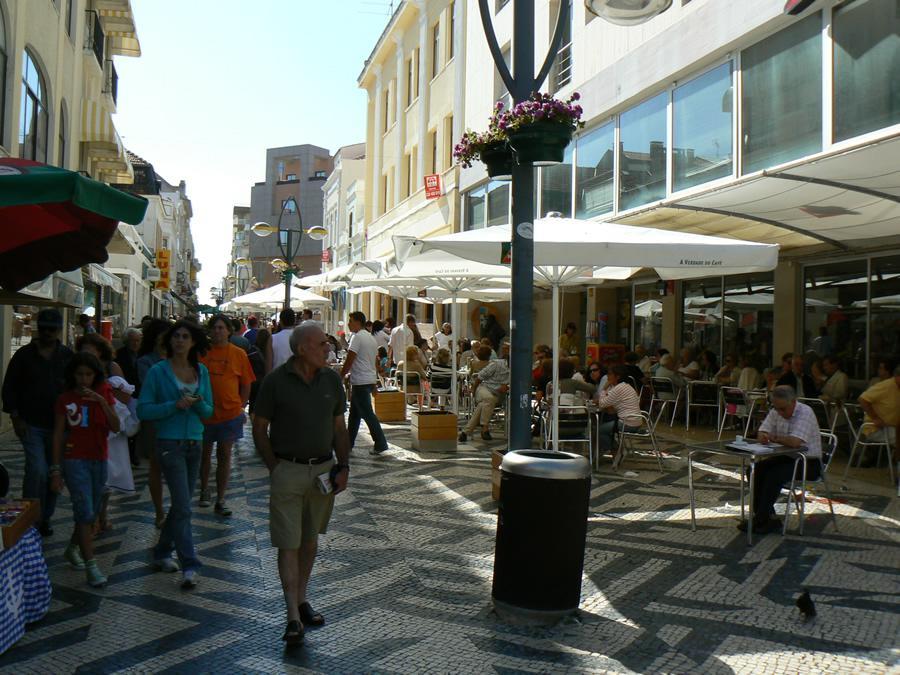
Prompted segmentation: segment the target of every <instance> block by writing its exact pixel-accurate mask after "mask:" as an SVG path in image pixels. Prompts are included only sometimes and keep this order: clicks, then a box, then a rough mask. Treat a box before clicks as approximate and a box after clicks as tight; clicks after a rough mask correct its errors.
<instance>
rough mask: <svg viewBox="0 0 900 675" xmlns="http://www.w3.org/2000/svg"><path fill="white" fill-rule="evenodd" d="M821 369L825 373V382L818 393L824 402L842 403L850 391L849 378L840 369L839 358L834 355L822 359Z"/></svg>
mask: <svg viewBox="0 0 900 675" xmlns="http://www.w3.org/2000/svg"><path fill="white" fill-rule="evenodd" d="M822 371H823V372H824V374H825V384H824V385H822V391H821V392H820V393H819V398H821V399H822V400H823V401H825V402H826V403H843V402H844V401H846V400H847V395H848V392H849V391H850V378H849V377H847V373H845V372H844V371H843V370H841V360H840V359H839V358H838V357H837V356H834V355H830V356H826V357H825V358H824V359H822Z"/></svg>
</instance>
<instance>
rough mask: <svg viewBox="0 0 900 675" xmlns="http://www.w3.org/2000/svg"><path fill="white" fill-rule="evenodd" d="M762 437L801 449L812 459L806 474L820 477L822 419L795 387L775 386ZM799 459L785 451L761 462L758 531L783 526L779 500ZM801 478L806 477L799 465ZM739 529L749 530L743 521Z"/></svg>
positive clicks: (755, 484)
mask: <svg viewBox="0 0 900 675" xmlns="http://www.w3.org/2000/svg"><path fill="white" fill-rule="evenodd" d="M758 440H759V442H760V443H763V444H768V443H776V444H778V445H784V446H787V447H789V448H795V449H797V450H799V451H800V452H802V453H803V454H804V455H806V459H807V462H808V464H807V467H806V478H807V479H808V480H816V479H817V478H818V477H819V473H820V469H821V466H822V464H821V459H822V438H821V436H820V435H819V423H818V421H817V420H816V414H815V413H814V412H813V411H812V408H810V407H809V406H808V405H806V404H805V403H801V402H800V401H798V400H797V394H796V393H795V392H794V389H793V387H790V386H787V385H779V386H777V387H775V389H773V390H772V409H771V410H770V411H769V414H768V415H767V416H766V419H765V420H764V421H763V423H762V424H761V425H760V426H759V436H758ZM795 460H796V457H794V456H789V455H781V456H778V457H772V458H770V459H766V460H763V461H761V462H759V463H757V465H756V473H755V476H754V481H753V531H754V532H757V533H759V534H766V533H768V532H772V531H773V530H777V529H778V528H780V527H781V522H780V521H779V520H778V519H777V518H775V517H774V516H775V501H776V500H777V499H778V495H780V494H781V489H782V488H783V487H784V485H785V484H786V483H789V482H790V480H791V476H793V474H794V463H795ZM809 460H813V461H811V462H810V461H809ZM748 471H749V470H748ZM797 478H798V479H802V468H801V467H800V466H799V465H798V467H797ZM738 529H739V530H741V531H742V532H745V531H746V530H747V523H746V522H741V523H740V524H739V525H738Z"/></svg>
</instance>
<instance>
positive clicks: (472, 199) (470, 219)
mask: <svg viewBox="0 0 900 675" xmlns="http://www.w3.org/2000/svg"><path fill="white" fill-rule="evenodd" d="M484 193H485V187H484V186H482V187H479V188H475V189H474V190H470V191H469V192H467V193H466V195H465V202H466V203H465V218H466V222H465V229H467V230H480V229H481V228H482V227H484Z"/></svg>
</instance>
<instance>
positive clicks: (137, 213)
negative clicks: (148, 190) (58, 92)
mask: <svg viewBox="0 0 900 675" xmlns="http://www.w3.org/2000/svg"><path fill="white" fill-rule="evenodd" d="M146 210H147V200H146V199H144V198H143V197H138V196H134V195H130V194H127V193H125V192H121V191H120V190H116V189H115V188H112V187H110V186H109V185H106V184H105V183H100V182H99V181H95V180H92V179H90V178H86V177H84V176H82V175H80V174H78V173H76V172H74V171H67V170H65V169H60V168H57V167H54V166H48V165H46V164H41V163H39V162H32V161H29V160H25V159H15V158H11V157H7V158H0V288H4V289H6V290H9V291H17V290H19V289H20V288H23V287H25V286H27V285H28V284H30V283H33V282H35V281H39V280H40V279H43V278H45V277H46V276H47V275H49V274H52V273H53V272H56V271H62V272H67V271H69V270H74V269H78V268H79V267H81V266H83V265H87V264H88V263H92V262H95V263H104V262H106V260H107V258H108V257H109V256H108V254H107V252H106V247H107V245H108V244H109V242H110V240H111V239H112V237H113V234H115V231H116V227H117V226H118V223H119V221H122V222H125V223H131V224H132V225H136V224H138V223H140V222H141V220H143V218H144V213H145V212H146Z"/></svg>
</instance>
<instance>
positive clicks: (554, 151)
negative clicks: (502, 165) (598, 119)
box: [509, 121, 573, 166]
mask: <svg viewBox="0 0 900 675" xmlns="http://www.w3.org/2000/svg"><path fill="white" fill-rule="evenodd" d="M572 133H573V130H572V129H571V128H570V127H568V126H566V125H562V124H558V123H556V122H546V121H541V122H533V123H531V124H526V125H523V126H521V127H519V128H518V129H516V130H515V131H510V132H509V146H510V147H511V148H512V150H513V157H515V159H516V163H517V164H519V165H522V164H529V163H531V164H534V165H535V166H549V165H551V164H559V163H560V162H562V161H563V158H564V157H565V153H566V146H568V145H569V143H570V142H571V141H572Z"/></svg>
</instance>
